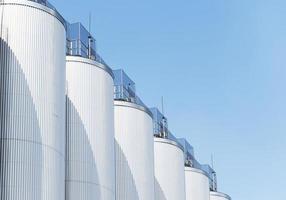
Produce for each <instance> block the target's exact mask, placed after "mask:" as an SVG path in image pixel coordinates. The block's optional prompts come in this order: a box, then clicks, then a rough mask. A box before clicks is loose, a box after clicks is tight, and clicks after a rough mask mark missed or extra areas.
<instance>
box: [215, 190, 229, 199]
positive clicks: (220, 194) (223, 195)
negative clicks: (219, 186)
mask: <svg viewBox="0 0 286 200" xmlns="http://www.w3.org/2000/svg"><path fill="white" fill-rule="evenodd" d="M210 194H211V196H218V197H223V198H226V199H228V200H231V197H230V196H228V195H227V194H224V193H222V192H214V191H211V192H210Z"/></svg>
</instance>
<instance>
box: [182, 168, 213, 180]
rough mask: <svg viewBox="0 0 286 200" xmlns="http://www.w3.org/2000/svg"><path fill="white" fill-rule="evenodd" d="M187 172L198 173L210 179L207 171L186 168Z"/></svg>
mask: <svg viewBox="0 0 286 200" xmlns="http://www.w3.org/2000/svg"><path fill="white" fill-rule="evenodd" d="M185 171H190V172H196V173H199V174H202V175H204V176H206V177H207V178H208V174H207V173H206V172H205V171H203V170H201V169H198V168H194V167H187V166H185Z"/></svg>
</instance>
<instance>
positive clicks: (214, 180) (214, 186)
mask: <svg viewBox="0 0 286 200" xmlns="http://www.w3.org/2000/svg"><path fill="white" fill-rule="evenodd" d="M201 170H203V171H204V172H206V173H207V174H208V178H209V182H210V190H211V191H217V177H216V172H215V171H214V169H213V168H212V167H211V166H209V165H201Z"/></svg>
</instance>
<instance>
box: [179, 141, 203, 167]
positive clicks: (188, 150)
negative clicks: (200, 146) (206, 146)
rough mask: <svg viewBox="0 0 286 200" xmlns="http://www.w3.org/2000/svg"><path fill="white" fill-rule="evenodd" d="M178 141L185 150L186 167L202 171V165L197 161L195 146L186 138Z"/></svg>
mask: <svg viewBox="0 0 286 200" xmlns="http://www.w3.org/2000/svg"><path fill="white" fill-rule="evenodd" d="M178 141H179V143H180V144H181V145H182V147H183V149H184V157H185V166H187V167H193V168H196V169H201V164H200V163H199V162H198V161H197V160H196V159H195V154H194V148H193V146H192V145H191V144H190V143H189V142H188V141H187V140H186V139H185V138H179V139H178Z"/></svg>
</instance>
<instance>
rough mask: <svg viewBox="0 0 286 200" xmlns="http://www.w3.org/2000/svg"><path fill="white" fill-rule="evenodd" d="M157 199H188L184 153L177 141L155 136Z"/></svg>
mask: <svg viewBox="0 0 286 200" xmlns="http://www.w3.org/2000/svg"><path fill="white" fill-rule="evenodd" d="M154 154H155V196H156V197H155V199H156V200H186V192H185V170H184V153H183V149H182V147H181V145H179V144H178V143H177V142H175V141H173V140H170V139H164V138H154Z"/></svg>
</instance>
